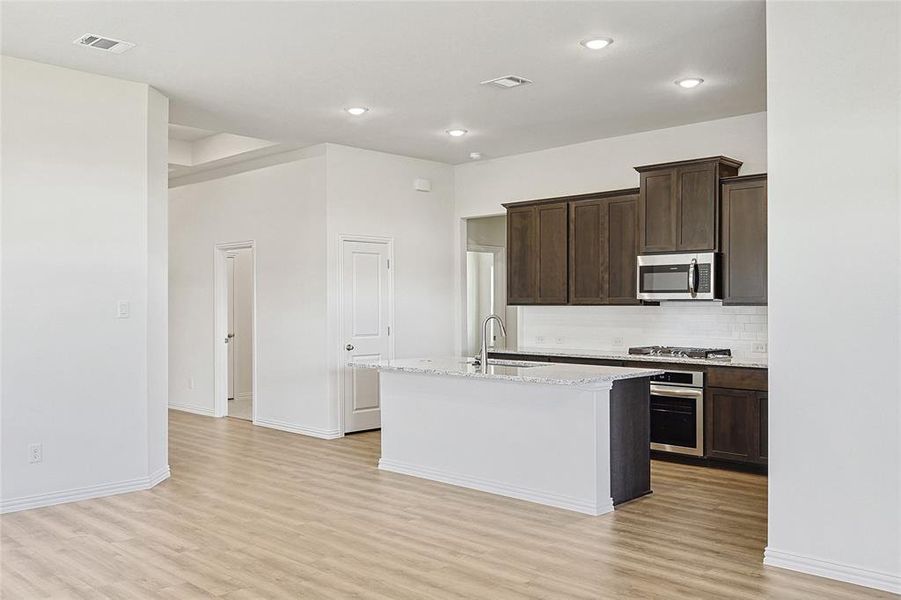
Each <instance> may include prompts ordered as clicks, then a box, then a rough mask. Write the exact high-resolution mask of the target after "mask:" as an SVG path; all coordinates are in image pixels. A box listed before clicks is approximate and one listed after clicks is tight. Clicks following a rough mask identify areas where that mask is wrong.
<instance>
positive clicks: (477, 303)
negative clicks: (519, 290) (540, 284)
mask: <svg viewBox="0 0 901 600" xmlns="http://www.w3.org/2000/svg"><path fill="white" fill-rule="evenodd" d="M465 234H466V246H465V262H464V269H465V271H464V273H465V278H464V285H465V289H464V294H465V295H464V304H465V313H464V328H465V331H464V339H463V347H464V352H465V353H466V354H467V355H468V356H472V355H475V354H478V352H479V351H480V349H481V344H482V322H483V321H484V320H485V317H487V316H488V315H490V314H492V313H493V314H497V315H500V316H501V317H502V318H503V319H504V322H505V323H506V325H507V337H506V338H505V337H504V336H502V335H501V334H500V327H499V326H498V325H497V323H495V322H492V323H491V324H490V325H489V331H488V347H489V348H490V349H493V350H503V349H505V348H515V347H516V337H515V336H516V309H515V308H511V309H510V310H508V307H507V260H506V238H507V218H506V216H504V215H499V216H494V217H479V218H472V219H467V220H466V221H465Z"/></svg>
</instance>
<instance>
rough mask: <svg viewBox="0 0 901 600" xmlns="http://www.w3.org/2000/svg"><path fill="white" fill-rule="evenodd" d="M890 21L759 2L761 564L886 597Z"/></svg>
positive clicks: (892, 420)
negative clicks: (763, 409)
mask: <svg viewBox="0 0 901 600" xmlns="http://www.w3.org/2000/svg"><path fill="white" fill-rule="evenodd" d="M899 24H901V15H899V4H897V3H894V2H884V3H865V2H815V3H810V2H769V3H768V4H767V55H768V59H767V63H768V64H767V71H768V72H767V88H768V90H767V106H768V111H769V113H768V118H769V132H768V138H769V143H768V155H769V173H770V176H769V197H770V202H769V208H770V212H769V244H770V252H769V256H770V262H769V277H770V286H769V302H770V314H769V318H770V404H769V422H770V432H769V443H770V465H769V473H770V487H769V539H768V547H767V552H766V563H767V564H771V565H777V566H784V567H788V568H793V569H797V570H800V571H805V572H809V573H815V574H821V575H826V576H829V577H833V578H836V579H843V580H847V581H852V582H857V583H862V584H864V585H871V586H874V587H881V588H883V589H888V590H893V591H895V592H901V491H899V488H901V448H899V443H901V442H899V404H901V387H899V370H901V369H899V367H901V356H899V327H901V322H899V308H901V293H899V257H901V256H899V187H898V184H899V181H898V171H899V164H901V162H899V161H901V157H899V145H898V138H899V91H901V89H899ZM836 40H844V42H842V43H836ZM837 278H838V279H839V280H840V282H841V284H840V285H835V282H836V280H837Z"/></svg>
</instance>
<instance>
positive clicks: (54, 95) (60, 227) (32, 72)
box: [0, 57, 168, 511]
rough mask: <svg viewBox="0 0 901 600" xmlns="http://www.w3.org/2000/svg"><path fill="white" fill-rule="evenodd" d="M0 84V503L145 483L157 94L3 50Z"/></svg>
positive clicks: (159, 373) (155, 258)
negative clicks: (31, 454) (38, 449)
mask: <svg viewBox="0 0 901 600" xmlns="http://www.w3.org/2000/svg"><path fill="white" fill-rule="evenodd" d="M0 87H2V140H0V145H2V149H3V156H2V200H3V202H2V272H3V288H2V317H0V318H2V328H0V329H2V347H3V350H4V351H3V354H2V363H0V367H2V375H3V377H2V394H0V398H2V406H0V421H2V480H0V485H2V490H0V492H2V494H0V496H2V510H3V511H9V510H17V509H22V508H30V507H34V506H41V505H47V504H53V503H57V502H62V501H68V500H75V499H81V498H86V497H93V496H99V495H107V494H110V493H117V492H122V491H130V490H135V489H144V488H147V487H150V486H152V485H154V484H155V483H157V482H159V481H161V480H162V479H165V478H166V477H168V465H167V442H166V433H167V422H166V401H165V396H164V394H165V388H166V358H165V356H166V340H165V335H166V334H165V331H166V318H167V316H166V301H165V298H166V288H165V285H166V242H165V240H166V227H165V218H166V207H165V195H166V187H165V181H166V153H167V148H166V143H167V142H166V140H167V121H168V101H167V100H166V98H164V97H163V96H161V95H160V94H159V93H158V92H156V91H154V90H152V89H151V88H149V87H148V86H147V85H144V84H138V83H133V82H127V81H121V80H117V79H112V78H109V77H102V76H98V75H92V74H88V73H82V72H79V71H74V70H70V69H63V68H59V67H54V66H49V65H43V64H39V63H34V62H29V61H24V60H19V59H14V58H9V57H3V58H2V85H0ZM119 301H127V302H128V303H129V304H130V317H129V318H127V319H119V318H117V303H118V302H119ZM35 443H40V444H42V445H43V461H42V462H40V463H37V464H30V463H29V461H28V447H29V445H30V444H35Z"/></svg>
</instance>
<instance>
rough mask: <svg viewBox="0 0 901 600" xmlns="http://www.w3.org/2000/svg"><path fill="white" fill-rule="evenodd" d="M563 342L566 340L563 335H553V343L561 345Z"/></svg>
mask: <svg viewBox="0 0 901 600" xmlns="http://www.w3.org/2000/svg"><path fill="white" fill-rule="evenodd" d="M565 342H566V338H564V337H555V338H554V343H555V344H557V345H558V346H562V345H563V344H564V343H565Z"/></svg>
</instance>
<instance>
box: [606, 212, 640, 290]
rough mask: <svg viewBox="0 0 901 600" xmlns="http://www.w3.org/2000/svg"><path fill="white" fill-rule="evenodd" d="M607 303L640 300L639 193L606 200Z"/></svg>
mask: <svg viewBox="0 0 901 600" xmlns="http://www.w3.org/2000/svg"><path fill="white" fill-rule="evenodd" d="M606 212H607V229H606V233H607V261H606V262H607V285H606V287H607V303H608V304H638V290H637V289H636V285H637V278H638V273H637V272H636V271H637V268H638V266H637V262H638V261H637V258H638V196H637V195H634V194H633V195H630V196H622V197H620V198H610V199H608V201H607V211H606Z"/></svg>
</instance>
